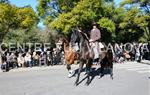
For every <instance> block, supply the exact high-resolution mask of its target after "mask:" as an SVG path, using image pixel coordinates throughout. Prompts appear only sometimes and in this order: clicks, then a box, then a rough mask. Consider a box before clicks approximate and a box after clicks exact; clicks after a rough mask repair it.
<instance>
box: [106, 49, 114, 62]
mask: <svg viewBox="0 0 150 95" xmlns="http://www.w3.org/2000/svg"><path fill="white" fill-rule="evenodd" d="M107 59H108V61H109V62H110V63H112V61H113V53H112V50H108V51H107Z"/></svg>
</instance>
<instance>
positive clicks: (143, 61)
mask: <svg viewBox="0 0 150 95" xmlns="http://www.w3.org/2000/svg"><path fill="white" fill-rule="evenodd" d="M140 63H144V64H148V65H150V60H142V61H141V62H140Z"/></svg>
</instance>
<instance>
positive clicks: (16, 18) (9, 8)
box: [0, 3, 38, 42]
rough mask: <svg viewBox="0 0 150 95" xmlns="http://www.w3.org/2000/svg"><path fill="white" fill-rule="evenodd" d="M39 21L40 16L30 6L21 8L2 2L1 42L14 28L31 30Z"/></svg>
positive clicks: (0, 6) (0, 18)
mask: <svg viewBox="0 0 150 95" xmlns="http://www.w3.org/2000/svg"><path fill="white" fill-rule="evenodd" d="M37 22H38V17H37V15H36V13H35V12H34V11H33V9H32V8H31V7H30V6H25V7H22V8H19V7H16V6H14V5H11V4H8V3H0V34H1V35H0V42H2V40H3V38H4V37H5V35H6V34H7V33H9V32H11V31H12V30H15V29H26V30H30V29H31V28H32V27H33V26H35V25H37Z"/></svg>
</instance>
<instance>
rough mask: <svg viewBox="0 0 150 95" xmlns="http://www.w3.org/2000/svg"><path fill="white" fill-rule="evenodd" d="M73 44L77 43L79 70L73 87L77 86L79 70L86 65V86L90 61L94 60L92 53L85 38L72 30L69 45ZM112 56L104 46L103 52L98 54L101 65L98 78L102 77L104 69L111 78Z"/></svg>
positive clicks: (88, 80)
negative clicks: (107, 69) (108, 72)
mask: <svg viewBox="0 0 150 95" xmlns="http://www.w3.org/2000/svg"><path fill="white" fill-rule="evenodd" d="M75 43H79V49H80V51H79V58H78V59H79V60H80V63H79V70H78V75H77V79H76V82H75V85H78V81H79V77H80V73H81V70H82V68H83V65H84V64H86V71H87V72H86V73H87V82H86V84H87V85H89V83H90V79H89V74H90V69H91V65H92V61H93V58H94V52H93V49H92V48H91V46H90V45H89V44H90V43H89V39H88V38H87V36H86V35H85V34H84V33H82V32H79V31H78V30H74V31H73V32H72V35H71V45H72V46H73V45H74V44H75ZM112 62H113V54H112V50H110V49H109V50H107V47H106V46H105V47H104V48H103V50H101V52H100V65H101V73H100V74H99V76H100V77H102V76H103V75H104V73H103V72H104V69H105V68H109V69H110V76H111V78H113V72H112V70H113V63H112Z"/></svg>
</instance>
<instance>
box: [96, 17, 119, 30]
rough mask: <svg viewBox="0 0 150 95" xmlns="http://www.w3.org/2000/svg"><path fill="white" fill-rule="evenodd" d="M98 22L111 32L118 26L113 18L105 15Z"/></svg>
mask: <svg viewBox="0 0 150 95" xmlns="http://www.w3.org/2000/svg"><path fill="white" fill-rule="evenodd" d="M98 24H99V25H100V27H102V28H106V29H107V30H108V31H109V32H114V31H115V28H116V27H115V23H114V22H113V21H112V20H110V19H108V18H104V17H103V18H101V19H100V20H99V21H98Z"/></svg>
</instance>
